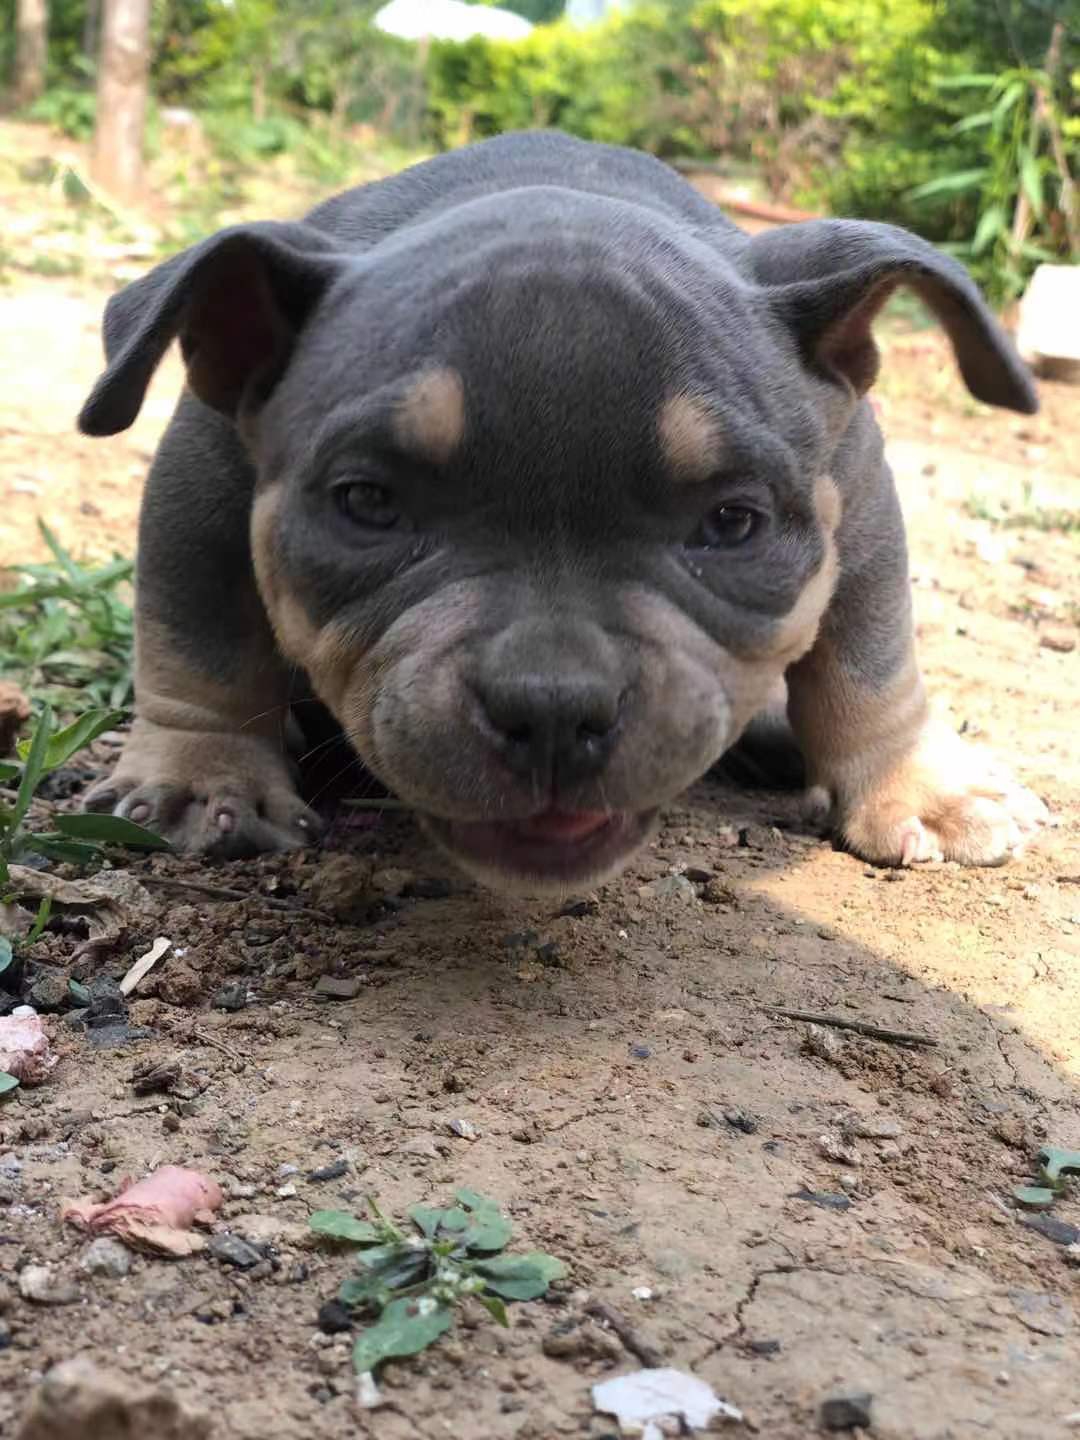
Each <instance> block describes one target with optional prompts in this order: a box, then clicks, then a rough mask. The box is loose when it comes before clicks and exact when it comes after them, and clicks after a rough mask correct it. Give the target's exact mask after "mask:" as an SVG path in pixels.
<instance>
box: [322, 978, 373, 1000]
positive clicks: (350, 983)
mask: <svg viewBox="0 0 1080 1440" xmlns="http://www.w3.org/2000/svg"><path fill="white" fill-rule="evenodd" d="M363 983H364V982H363V981H362V980H361V979H360V977H359V976H358V975H320V976H319V979H318V983H317V984H316V986H315V994H316V995H322V996H324V997H325V998H326V999H327V1000H355V999H356V997H357V995H359V994H360V990H361V988H362V986H363Z"/></svg>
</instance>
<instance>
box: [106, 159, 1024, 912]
mask: <svg viewBox="0 0 1080 1440" xmlns="http://www.w3.org/2000/svg"><path fill="white" fill-rule="evenodd" d="M900 285H908V286H910V287H911V288H913V289H914V290H915V291H917V292H918V294H919V295H920V296H921V297H922V298H923V300H925V302H926V303H927V304H928V305H929V307H930V308H931V310H933V311H934V313H935V314H936V315H937V316H938V318H939V319H940V321H941V323H942V324H943V325H944V327H945V329H946V330H947V332H948V335H949V338H950V340H951V341H952V345H953V349H954V351H955V354H956V358H957V361H958V363H959V366H960V369H961V371H962V373H963V376H964V379H965V380H966V382H967V384H968V386H969V388H970V389H971V391H972V393H973V394H975V395H976V396H978V397H979V399H980V400H984V401H986V402H988V403H989V404H993V405H1003V406H1008V407H1011V408H1012V409H1014V410H1020V411H1024V412H1030V411H1032V410H1034V409H1035V406H1036V401H1035V396H1034V392H1033V389H1032V386H1031V382H1030V380H1029V379H1028V376H1027V374H1026V372H1025V371H1024V369H1023V367H1022V366H1021V364H1020V362H1019V361H1018V360H1017V359H1016V357H1015V355H1014V353H1013V351H1012V349H1011V348H1010V345H1009V343H1008V341H1007V339H1006V338H1005V336H1004V335H1003V334H1002V332H1001V331H1000V330H999V329H998V327H997V325H996V324H995V322H994V320H993V319H992V317H991V315H990V313H989V312H988V310H987V309H986V308H985V306H984V305H983V303H982V301H981V300H980V298H979V295H978V293H977V291H976V289H975V288H974V286H973V285H972V283H971V281H970V280H969V279H968V278H967V276H966V274H965V273H964V272H963V270H962V269H961V268H960V267H959V266H958V265H956V264H954V263H952V262H951V261H949V260H947V259H945V258H943V257H942V256H941V255H939V254H938V253H937V252H936V251H935V250H933V249H932V248H931V247H930V246H928V245H926V244H924V243H923V242H922V241H920V240H918V239H916V238H914V237H912V236H910V235H908V234H905V233H904V232H903V231H901V230H897V229H893V228H891V227H889V226H885V225H872V224H862V223H854V222H845V221H820V222H812V223H808V224H802V225H792V226H789V227H787V228H784V229H781V230H778V231H776V232H774V233H771V234H765V235H761V236H758V237H757V238H755V239H750V238H749V237H747V236H746V235H744V234H743V233H742V232H741V231H740V230H738V229H737V228H736V227H735V226H734V225H732V224H731V223H730V222H729V221H727V220H726V219H725V218H723V217H722V216H721V215H720V214H719V213H718V212H717V211H716V210H715V209H714V208H713V207H712V205H710V204H708V203H707V202H706V201H705V200H703V199H701V198H700V197H699V196H698V195H697V194H696V193H695V192H694V191H693V190H692V189H691V188H690V186H689V185H687V184H685V183H684V182H683V181H682V180H681V179H679V178H678V177H677V176H676V175H675V174H674V173H673V172H672V171H670V170H668V169H667V168H666V167H664V166H663V165H661V164H659V163H658V162H657V161H655V160H652V159H649V158H647V157H645V156H642V155H638V154H634V153H632V152H630V151H625V150H617V149H609V148H607V147H604V146H598V145H588V144H584V143H581V142H579V141H576V140H571V139H568V138H566V137H563V136H560V135H556V134H528V135H510V136H506V137H504V138H502V139H498V140H493V141H490V142H488V143H486V144H482V145H478V146H475V147H473V148H471V149H466V150H461V151H459V152H457V153H455V154H450V155H443V156H440V157H438V158H437V159H434V160H431V161H428V162H427V163H425V164H423V165H419V166H417V167H416V168H415V169H412V170H409V171H406V172H405V173H404V174H401V175H398V176H395V177H394V178H392V179H389V180H384V181H381V182H379V183H377V184H373V185H368V186H365V187H363V188H361V189H357V190H352V191H350V192H348V193H347V194H344V195H340V196H338V197H337V198H336V199H333V200H330V201H329V202H328V203H326V204H324V205H322V206H320V207H319V208H318V209H316V210H315V211H313V212H312V214H311V215H310V216H309V217H308V218H307V219H306V220H305V221H303V222H302V223H297V224H277V223H263V224H252V225H242V226H237V227H235V228H232V229H229V230H224V231H222V232H221V233H220V234H218V235H215V236H212V237H211V238H210V239H208V240H206V241H204V242H203V243H202V244H199V245H196V246H195V247H193V248H192V249H190V250H188V251H186V252H184V253H183V254H181V255H178V256H176V257H175V258H174V259H172V260H169V261H167V262H166V263H165V264H163V265H160V266H159V267H158V268H157V269H156V270H154V271H153V272H152V273H151V274H149V275H147V276H146V277H145V278H144V279H142V280H139V281H137V282H136V283H135V284H133V285H130V286H129V287H128V288H127V289H125V290H124V291H122V292H121V293H120V294H118V295H117V296H116V297H115V298H114V299H113V300H112V301H110V303H109V306H108V310H107V312H106V318H105V348H106V352H107V359H108V368H107V369H106V371H105V373H104V375H103V376H102V378H101V379H100V380H99V382H98V384H97V386H96V388H95V389H94V391H93V393H92V395H91V396H90V398H89V400H88V401H87V403H86V406H85V408H84V410H83V412H82V415H81V417H80V424H81V427H82V429H83V430H84V431H85V432H86V433H88V434H91V435H111V434H114V433H116V432H117V431H120V430H123V429H124V428H125V427H126V426H128V425H130V424H131V422H132V421H133V419H134V418H135V416H136V414H137V413H138V410H139V406H140V404H141V403H142V400H143V395H144V392H145V390H146V387H147V384H148V382H149V380H150V378H151V375H152V373H153V371H154V368H155V366H156V365H157V364H158V362H159V361H160V359H161V357H162V355H163V354H164V352H165V350H166V348H167V347H168V345H169V344H170V342H171V341H172V340H173V339H174V338H179V340H180V346H181V351H182V354H183V358H184V361H185V364H186V367H187V381H188V388H187V392H186V393H185V395H184V396H183V398H182V399H181V401H180V404H179V408H178V410H177V412H176V415H175V417H174V419H173V420H172V423H171V424H170V426H169V428H168V430H167V432H166V434H165V436H164V439H163V440H162V442H161V446H160V449H159V451H158V453H157V457H156V459H155V461H154V464H153V468H152V470H151V473H150V478H149V484H148V488H147V492H146V498H145V502H144V506H143V514H142V522H141V531H140V539H139V573H138V646H137V719H136V721H135V725H134V728H133V731H132V734H131V737H130V739H129V740H128V743H127V746H126V748H125V750H124V753H123V756H122V758H121V760H120V763H119V765H118V766H117V768H116V771H115V773H114V774H113V775H112V776H111V777H110V778H109V779H108V780H107V781H106V782H104V783H103V784H102V785H100V786H99V787H98V788H97V789H96V791H95V792H94V793H93V794H92V795H91V796H90V798H89V801H88V804H89V805H90V806H91V807H92V808H96V809H113V810H115V812H116V813H117V814H121V815H127V816H130V817H131V818H132V819H135V820H140V821H142V822H144V823H145V824H147V825H150V826H153V827H154V828H155V829H157V830H159V831H161V832H163V833H164V834H165V835H167V836H168V837H169V838H170V839H172V840H173V841H174V842H175V843H176V844H177V846H178V847H180V848H182V849H186V850H192V851H206V852H213V853H219V854H226V855H229V854H233V855H235V854H244V853H251V852H254V851H259V850H272V849H280V848H284V847H288V846H292V845H296V844H301V843H303V842H304V841H305V840H307V839H309V838H311V837H312V835H313V833H314V831H315V829H316V828H317V820H316V818H315V816H314V815H313V814H312V812H311V811H309V810H308V809H307V808H306V807H305V806H304V804H303V803H302V801H301V800H300V798H299V796H298V794H297V791H296V788H295V785H294V779H293V774H292V770H291V768H290V761H289V758H288V747H287V746H286V744H285V741H284V738H283V737H284V734H285V727H284V724H283V717H284V716H285V715H286V713H287V709H288V704H289V700H290V696H291V695H294V694H295V693H296V692H295V688H294V687H295V683H296V680H297V677H298V676H300V677H302V678H303V679H304V680H305V682H306V683H307V684H309V685H310V687H311V688H312V689H313V691H314V693H315V695H317V696H318V697H319V699H320V700H321V701H322V702H323V703H324V704H325V705H326V706H327V707H328V708H329V710H330V711H331V712H332V714H333V716H335V717H336V720H337V721H338V722H339V723H340V725H341V727H342V730H343V731H344V734H345V735H346V736H347V738H348V739H349V741H350V742H351V743H352V744H353V746H354V747H355V749H356V750H357V752H358V753H359V755H360V756H361V757H362V759H363V761H364V762H365V764H366V765H367V766H368V767H369V768H370V770H371V771H373V772H374V773H375V775H377V776H378V777H379V778H380V779H381V780H382V781H384V782H385V784H386V785H387V786H389V787H390V788H391V789H392V790H393V791H394V792H395V793H396V794H397V795H399V796H400V797H401V798H402V799H403V800H405V801H406V802H408V804H409V805H411V806H413V807H415V809H416V810H417V812H418V813H419V814H420V815H421V816H422V817H423V818H424V820H425V823H426V824H427V826H428V828H429V829H430V831H431V833H432V834H433V835H434V836H435V837H437V839H438V840H439V841H440V842H441V843H442V844H443V845H444V846H445V847H446V848H447V849H448V850H450V851H451V852H453V854H454V855H455V856H456V857H457V858H458V860H459V861H460V862H461V863H462V864H463V865H464V866H465V867H466V868H467V869H469V870H471V871H473V872H474V873H475V874H477V875H479V876H481V877H483V878H484V879H486V880H488V881H489V882H491V883H494V884H497V885H501V886H509V885H514V884H518V885H524V886H525V887H526V888H534V889H535V888H536V887H537V886H543V885H545V884H547V885H559V886H567V885H580V884H582V883H583V882H586V881H590V880H596V879H597V878H599V877H601V876H603V875H606V874H610V873H612V872H614V871H616V870H617V869H618V868H619V867H620V866H621V865H622V864H623V863H624V862H625V861H626V860H627V858H628V857H629V856H630V855H631V854H632V853H633V851H634V849H635V847H636V846H638V845H639V844H640V843H641V841H642V840H643V838H645V837H646V836H647V835H648V834H649V832H650V827H651V826H652V824H653V820H654V817H655V815H656V813H657V810H658V809H659V808H660V807H661V806H663V805H664V804H665V802H668V801H670V800H672V799H673V797H675V796H677V795H678V794H679V792H680V791H682V790H683V789H684V788H685V787H686V786H687V785H689V784H690V783H691V782H692V781H694V780H696V779H697V778H698V777H699V776H700V775H702V774H703V773H704V772H705V771H706V770H708V769H709V767H710V766H711V765H713V763H714V762H715V761H716V760H717V759H718V758H719V757H720V756H721V755H723V753H724V752H725V751H726V750H728V749H729V747H731V746H732V745H733V744H734V743H735V741H736V740H737V739H738V738H739V736H740V735H741V734H742V733H743V732H744V730H745V729H746V727H747V726H748V725H749V724H750V722H751V721H752V720H753V718H754V717H755V715H757V714H758V713H759V712H760V711H762V709H763V708H764V707H766V706H767V704H768V703H769V701H770V697H771V696H773V695H775V693H776V691H777V687H778V685H782V683H783V682H784V680H786V684H787V692H788V715H789V718H790V721H791V726H792V728H793V730H794V734H795V736H796V737H797V740H798V742H799V745H800V747H801V749H802V752H803V756H804V758H805V762H806V770H807V774H808V780H809V784H810V788H811V795H812V796H813V797H814V799H815V801H816V803H817V804H818V805H819V806H820V805H822V804H827V806H828V809H829V813H830V814H831V816H832V822H833V826H834V829H835V832H836V833H837V835H838V836H839V837H840V838H841V840H842V841H843V843H844V844H845V845H847V846H848V847H849V848H850V849H851V850H853V851H855V852H856V853H857V854H859V855H861V856H864V857H865V858H866V859H867V860H871V861H877V862H881V863H884V864H908V863H911V862H912V861H917V860H924V859H928V858H931V857H935V856H942V855H943V856H946V857H952V858H954V859H956V860H960V861H964V862H966V863H969V864H996V863H999V862H1001V861H1002V860H1004V859H1005V858H1007V856H1008V855H1009V854H1010V853H1011V852H1012V851H1013V850H1015V848H1016V847H1017V846H1018V845H1019V844H1020V843H1021V842H1022V841H1023V839H1024V838H1025V836H1026V835H1027V834H1028V833H1029V832H1030V831H1031V830H1033V829H1034V828H1035V827H1036V826H1037V825H1038V824H1039V823H1040V822H1041V821H1042V819H1043V818H1044V817H1045V811H1044V810H1043V807H1042V805H1041V803H1040V802H1039V801H1038V800H1037V799H1036V798H1035V797H1034V796H1032V795H1031V794H1029V793H1028V792H1027V791H1025V790H1023V789H1021V788H1020V787H1019V786H1018V785H1016V784H1015V783H1014V782H1012V781H1011V780H1010V779H1009V778H1008V777H1007V776H1004V775H1002V774H1000V773H999V772H997V771H996V770H995V769H994V768H992V767H991V766H990V764H989V763H988V762H987V761H985V760H983V759H981V758H979V756H978V753H977V752H975V751H973V750H970V749H968V748H967V747H966V746H965V745H964V744H963V743H962V742H960V741H959V740H958V739H956V737H954V736H953V735H952V734H951V733H946V732H945V731H943V730H941V729H938V728H935V726H934V725H933V724H932V722H930V721H929V720H928V716H927V704H926V699H925V696H924V692H923V687H922V684H921V681H920V677H919V670H918V667H917V665H916V661H915V656H914V653H913V647H912V623H911V610H910V603H909V594H908V576H907V559H906V552H905V544H904V531H903V526H902V522H901V517H900V510H899V507H898V504H897V499H896V494H895V491H894V488H893V483H892V478H891V476H890V474H889V471H888V469H887V468H886V466H885V464H884V463H883V459H882V441H881V436H880V434H879V432H878V429H877V426H876V424H875V422H874V419H873V417H872V414H871V409H870V406H869V404H868V402H867V401H866V400H865V399H864V396H865V394H866V392H867V390H868V389H869V387H870V385H871V384H872V383H873V380H874V376H875V371H876V369H877V365H878V354H877V350H876V349H875V346H874V341H873V338H872V336H871V326H872V323H873V320H874V317H875V315H876V314H877V313H878V311H879V310H880V309H881V307H882V305H883V304H884V303H885V301H886V300H887V299H888V297H889V296H890V295H891V294H892V292H893V291H894V290H895V289H896V288H897V286H900Z"/></svg>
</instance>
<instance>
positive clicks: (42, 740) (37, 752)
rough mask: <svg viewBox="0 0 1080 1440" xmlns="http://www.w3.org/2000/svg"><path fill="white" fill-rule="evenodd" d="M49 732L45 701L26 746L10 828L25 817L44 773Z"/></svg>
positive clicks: (50, 723) (15, 828)
mask: <svg viewBox="0 0 1080 1440" xmlns="http://www.w3.org/2000/svg"><path fill="white" fill-rule="evenodd" d="M51 734H52V707H51V706H50V705H49V704H48V703H46V704H45V705H44V706H42V710H41V716H40V718H39V720H38V722H37V725H36V726H35V727H34V733H33V735H32V736H31V737H30V744H29V746H28V747H27V751H26V761H25V763H24V765H23V772H22V779H21V780H20V781H19V793H18V794H17V795H16V796H15V808H14V810H13V812H12V819H11V828H12V830H17V829H18V828H19V826H20V825H21V824H22V822H23V820H24V819H25V817H26V812H27V811H28V810H29V809H30V801H31V800H32V799H33V798H34V791H35V790H36V789H37V787H38V782H39V781H40V779H41V777H42V775H43V774H44V773H45V753H46V751H47V750H48V746H49V737H50V735H51Z"/></svg>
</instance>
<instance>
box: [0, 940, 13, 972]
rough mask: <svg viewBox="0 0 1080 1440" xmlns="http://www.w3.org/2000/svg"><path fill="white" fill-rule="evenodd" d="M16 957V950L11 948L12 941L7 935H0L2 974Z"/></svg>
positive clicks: (0, 968) (0, 969)
mask: <svg viewBox="0 0 1080 1440" xmlns="http://www.w3.org/2000/svg"><path fill="white" fill-rule="evenodd" d="M14 959H15V952H14V950H13V949H12V948H11V941H10V940H9V939H8V938H7V936H6V935H0V975H2V974H3V973H4V971H5V970H6V969H7V968H8V966H9V965H10V964H11V962H12V961H13V960H14Z"/></svg>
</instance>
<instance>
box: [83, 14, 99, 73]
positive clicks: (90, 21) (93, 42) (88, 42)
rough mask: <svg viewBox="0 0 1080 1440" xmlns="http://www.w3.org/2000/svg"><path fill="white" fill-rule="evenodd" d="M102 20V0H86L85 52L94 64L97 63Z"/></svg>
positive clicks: (84, 17) (84, 22)
mask: <svg viewBox="0 0 1080 1440" xmlns="http://www.w3.org/2000/svg"><path fill="white" fill-rule="evenodd" d="M100 20H101V4H100V0H86V14H85V15H84V16H83V54H84V55H85V56H86V58H87V60H89V61H90V63H91V64H92V65H96V64H97V58H98V24H99V22H100Z"/></svg>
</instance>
